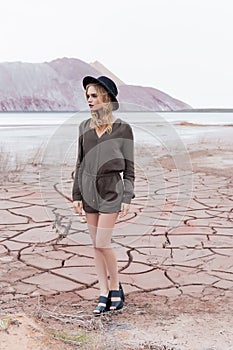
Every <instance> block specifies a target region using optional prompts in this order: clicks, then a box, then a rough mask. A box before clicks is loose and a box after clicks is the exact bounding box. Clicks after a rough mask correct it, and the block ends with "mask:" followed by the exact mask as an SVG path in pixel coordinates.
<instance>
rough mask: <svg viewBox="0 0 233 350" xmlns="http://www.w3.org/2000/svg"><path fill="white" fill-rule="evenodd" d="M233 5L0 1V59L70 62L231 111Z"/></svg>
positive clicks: (203, 0)
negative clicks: (71, 59) (93, 64)
mask: <svg viewBox="0 0 233 350" xmlns="http://www.w3.org/2000/svg"><path fill="white" fill-rule="evenodd" d="M232 18H233V1H232V0H115V1H110V0H81V1H80V0H1V3H0V33H1V34H0V38H1V41H0V45H1V46H0V62H6V61H23V62H44V61H51V60H53V59H56V58H62V57H74V58H79V59H81V60H83V61H85V62H87V63H89V62H93V61H95V60H98V61H100V62H101V63H103V64H104V65H105V66H106V67H107V68H108V69H110V70H111V71H112V72H113V73H114V74H116V75H117V76H119V78H120V79H122V80H123V81H124V82H126V83H128V84H134V85H143V86H153V87H155V88H157V89H160V90H162V91H164V92H166V93H168V94H170V95H171V96H173V97H175V98H178V99H180V100H182V101H184V102H186V103H189V104H190V105H192V106H193V107H213V108H215V107H224V108H233V19H232Z"/></svg>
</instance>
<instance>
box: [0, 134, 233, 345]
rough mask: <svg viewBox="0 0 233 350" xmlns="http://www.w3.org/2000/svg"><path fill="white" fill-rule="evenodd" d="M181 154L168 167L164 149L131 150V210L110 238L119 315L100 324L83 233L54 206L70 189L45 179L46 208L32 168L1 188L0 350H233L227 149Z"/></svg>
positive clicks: (232, 168)
mask: <svg viewBox="0 0 233 350" xmlns="http://www.w3.org/2000/svg"><path fill="white" fill-rule="evenodd" d="M223 139H224V137H223ZM225 141H226V140H225ZM186 147H187V148H186V153H185V154H182V153H181V154H180V153H179V154H178V152H177V153H176V155H175V156H174V154H173V155H171V154H170V153H169V152H168V150H167V149H160V150H159V152H158V149H155V148H152V149H150V152H149V153H150V154H149V156H148V157H145V148H142V149H140V150H138V151H137V157H140V165H141V167H140V168H139V169H138V177H137V184H136V195H137V196H136V197H137V199H136V200H135V202H134V203H133V206H132V207H133V210H132V213H131V215H129V217H128V218H126V221H125V222H120V221H119V222H118V223H117V225H116V234H115V236H114V237H113V238H114V244H115V246H116V248H118V249H117V254H118V259H119V269H120V270H119V272H120V279H121V281H122V283H123V286H124V289H125V292H126V303H125V308H124V310H123V311H122V312H119V313H108V314H106V315H104V316H102V317H100V318H94V317H93V316H92V310H93V308H94V306H95V303H96V297H97V296H98V285H97V281H96V276H95V273H94V265H93V256H92V252H91V250H90V249H91V248H90V246H89V240H88V235H87V234H86V226H85V224H82V223H80V222H78V221H77V220H76V221H75V222H73V221H72V223H71V227H70V226H69V227H68V223H69V222H67V221H65V222H63V221H62V220H60V221H59V218H60V219H61V214H62V213H63V214H64V212H67V211H66V210H67V209H66V208H65V207H61V201H60V200H59V198H58V197H57V195H60V196H63V200H64V198H65V197H68V196H69V189H70V186H71V184H72V179H71V178H69V180H68V181H67V182H63V187H59V186H58V185H56V183H57V181H56V179H55V177H56V176H55V175H56V174H55V173H54V171H53V172H51V173H50V172H49V171H50V170H49V168H47V169H46V174H49V176H48V178H47V181H43V173H42V175H41V177H40V187H42V188H44V192H43V194H44V197H43V198H39V196H38V192H37V189H38V173H39V172H38V168H37V167H31V168H30V167H29V168H28V169H27V173H25V172H24V174H23V176H22V177H21V178H20V177H19V178H18V179H17V180H14V181H13V182H12V180H11V181H10V182H7V181H5V183H4V185H3V187H2V189H1V199H2V201H1V209H0V210H1V226H0V230H1V231H0V262H1V271H0V293H1V299H0V350H13V349H17V350H27V349H43V350H46V349H62V350H63V349H64V350H65V349H66V350H69V349H97V350H98V349H132V350H133V349H135V350H137V349H154V350H185V349H187V350H233V332H232V328H233V321H232V311H233V296H232V295H233V293H232V292H233V225H232V220H233V217H232V210H233V209H232V208H233V205H232V203H233V193H232V175H233V158H232V149H233V148H232V144H231V140H230V139H228V140H227V142H219V141H218V142H216V140H214V139H212V140H205V141H204V140H203V141H202V142H196V143H192V144H187V145H186ZM146 149H147V150H148V149H149V146H147V148H146ZM158 154H159V156H158ZM155 158H156V159H155ZM184 159H185V161H186V162H187V160H190V163H189V164H188V165H189V166H190V165H191V175H192V176H191V177H190V171H187V164H184V162H183V160H184ZM143 162H144V163H143ZM142 165H143V166H142ZM155 165H156V167H155ZM145 169H146V171H147V177H145ZM156 169H157V170H156ZM189 170H190V169H189ZM159 171H160V172H161V171H162V177H163V181H160V180H158V178H159V176H158V174H161V173H159ZM69 172H71V169H70V168H68V169H67V170H66V173H65V174H64V176H65V175H67V174H68V173H69ZM177 174H178V175H177ZM150 176H151V178H152V179H153V184H154V187H153V188H152V190H153V193H156V203H157V205H155V206H153V202H150V201H149V200H148V198H149V197H150V196H151V197H150V198H152V197H153V196H152V195H150V193H149V195H148V196H147V198H145V196H144V193H145V191H146V189H147V184H148V179H149V177H150ZM177 178H178V180H177ZM187 178H188V181H192V193H191V191H190V193H188V192H189V191H188V189H190V188H191V187H189V186H188V185H187V183H185V179H187ZM50 179H51V183H52V184H53V186H52V187H51V186H50V185H49V184H50V181H49V180H50ZM165 184H166V186H165ZM43 186H44V187H43ZM53 191H54V192H56V196H55V195H54V192H53ZM178 194H179V196H178ZM64 196H65V197H64ZM177 196H178V197H177ZM145 203H149V205H147V206H146V204H145ZM150 203H151V204H152V205H150ZM68 205H69V204H68ZM45 207H46V213H45V212H44V211H43V210H44V208H45ZM184 208H185V209H184ZM58 209H59V210H58ZM56 210H57V211H56ZM184 211H185V213H184ZM54 213H56V214H57V215H54ZM133 213H134V214H135V215H132V214H133ZM171 213H172V214H173V217H172V218H171V217H170V215H171ZM59 215H60V216H59ZM140 215H141V216H140ZM54 217H56V219H55V220H54ZM138 218H139V219H140V220H138ZM152 219H153V220H152ZM168 221H169V223H171V224H169V225H170V226H169V225H168ZM174 222H175V223H176V225H175V224H174ZM126 224H127V225H126ZM129 227H134V230H133V233H130V232H131V231H130V230H129ZM145 227H146V228H148V229H149V230H148V232H147V231H145V232H144V233H143V235H141V230H145ZM66 230H67V231H69V230H70V231H69V234H70V232H71V233H72V234H70V235H68V236H65V232H66ZM77 230H78V231H79V236H76V233H75V232H76V231H77ZM125 232H127V235H126V233H125ZM137 232H139V234H138V236H137ZM45 233H46V235H45ZM61 233H62V234H63V235H62V234H61ZM80 233H82V235H80Z"/></svg>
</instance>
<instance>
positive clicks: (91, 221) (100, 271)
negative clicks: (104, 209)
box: [86, 213, 109, 296]
mask: <svg viewBox="0 0 233 350" xmlns="http://www.w3.org/2000/svg"><path fill="white" fill-rule="evenodd" d="M86 218H87V225H88V230H89V233H90V236H91V238H92V241H93V245H94V256H95V265H96V273H97V276H98V280H99V286H100V295H103V296H107V295H108V291H109V287H108V271H107V266H106V262H105V257H104V255H103V253H102V251H101V250H99V249H96V233H97V226H98V220H99V214H91V213H86Z"/></svg>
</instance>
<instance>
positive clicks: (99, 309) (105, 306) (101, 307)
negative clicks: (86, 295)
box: [93, 292, 110, 316]
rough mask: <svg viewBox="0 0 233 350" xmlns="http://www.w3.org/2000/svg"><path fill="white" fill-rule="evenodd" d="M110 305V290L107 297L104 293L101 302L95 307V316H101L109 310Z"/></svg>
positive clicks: (100, 298)
mask: <svg viewBox="0 0 233 350" xmlns="http://www.w3.org/2000/svg"><path fill="white" fill-rule="evenodd" d="M109 306H110V292H109V294H108V296H107V297H105V296H103V295H101V296H100V297H99V303H98V305H97V306H96V308H95V309H94V311H93V314H94V315H95V316H99V315H101V314H102V313H104V312H106V311H109Z"/></svg>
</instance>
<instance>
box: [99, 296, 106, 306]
mask: <svg viewBox="0 0 233 350" xmlns="http://www.w3.org/2000/svg"><path fill="white" fill-rule="evenodd" d="M107 301H108V297H104V296H103V295H101V296H100V297H99V303H103V304H107Z"/></svg>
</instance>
